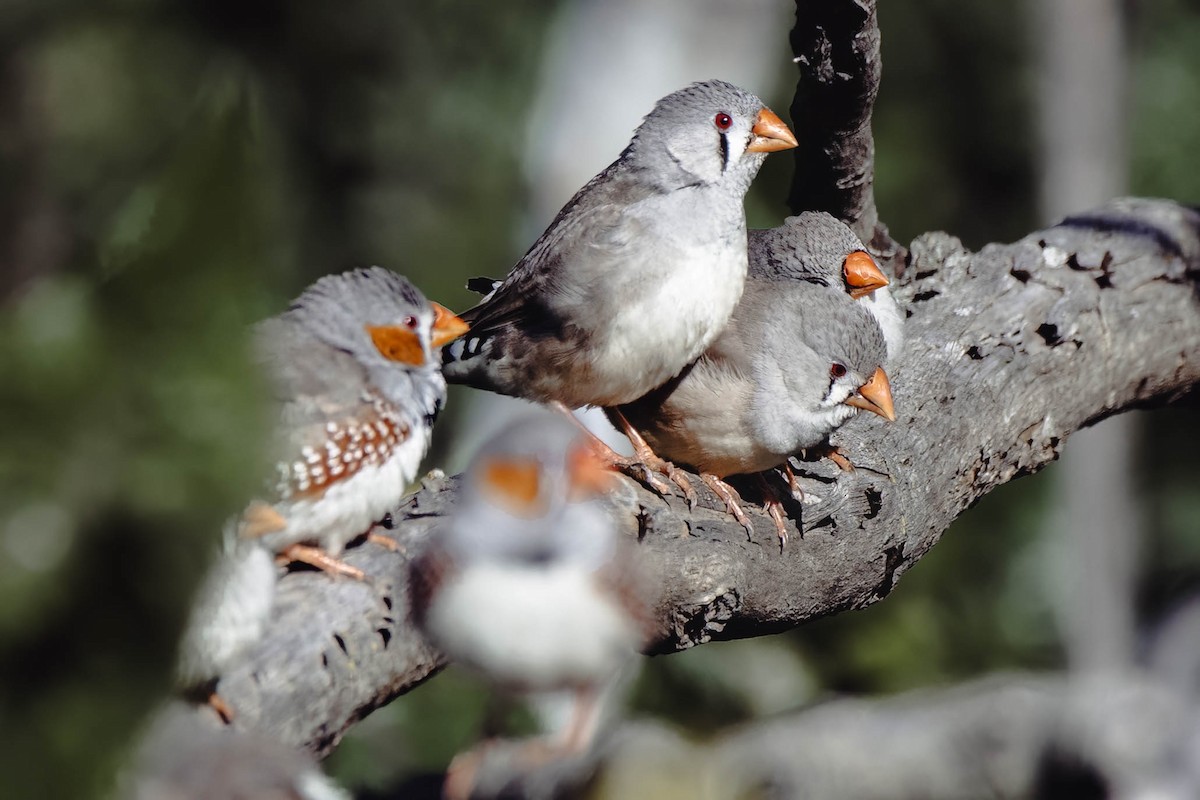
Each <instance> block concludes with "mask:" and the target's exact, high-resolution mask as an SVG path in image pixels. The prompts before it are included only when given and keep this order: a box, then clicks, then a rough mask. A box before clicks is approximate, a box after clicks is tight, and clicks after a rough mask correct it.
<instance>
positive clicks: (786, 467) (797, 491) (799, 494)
mask: <svg viewBox="0 0 1200 800" xmlns="http://www.w3.org/2000/svg"><path fill="white" fill-rule="evenodd" d="M783 474H784V475H785V476H787V482H788V489H789V490H790V491H791V493H792V497H794V498H795V500H796V502H797V503H803V502H804V490H803V489H801V488H800V481H798V480H796V473H794V472H792V465H791V464H788V463H787V462H786V461H785V462H784V464H783Z"/></svg>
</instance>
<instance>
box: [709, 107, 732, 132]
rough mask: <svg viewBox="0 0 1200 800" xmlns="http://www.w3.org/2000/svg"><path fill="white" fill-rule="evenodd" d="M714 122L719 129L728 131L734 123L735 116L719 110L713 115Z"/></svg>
mask: <svg viewBox="0 0 1200 800" xmlns="http://www.w3.org/2000/svg"><path fill="white" fill-rule="evenodd" d="M713 124H714V125H716V126H717V130H719V131H727V130H729V128H730V126H731V125H733V117H731V116H729V115H728V114H726V113H725V112H724V111H718V112H717V115H716V116H715V117H713Z"/></svg>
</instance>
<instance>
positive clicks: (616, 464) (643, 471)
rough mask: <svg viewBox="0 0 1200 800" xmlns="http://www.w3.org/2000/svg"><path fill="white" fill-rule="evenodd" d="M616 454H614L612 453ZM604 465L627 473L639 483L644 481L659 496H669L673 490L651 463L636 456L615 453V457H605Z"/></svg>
mask: <svg viewBox="0 0 1200 800" xmlns="http://www.w3.org/2000/svg"><path fill="white" fill-rule="evenodd" d="M614 455H616V454H614ZM604 462H605V464H606V466H608V467H609V468H611V469H614V470H616V471H617V472H620V473H622V474H624V475H628V476H629V477H631V478H633V479H634V480H635V481H638V482H639V483H644V484H646V485H647V486H649V487H650V488H651V489H653V490H654V492H655V493H657V494H658V496H659V497H664V498H665V497H670V496H671V495H672V494H673V492H672V491H671V487H670V485H669V484H668V483H667V482H666V481H664V480H663V479H662V478H660V477H659V476H658V474H657V473H656V471H655V470H654V469H653V468H652V467H651V465H649V464H647V463H645V462H643V461H639V460H638V459H636V458H625V457H624V456H619V455H617V456H616V457H615V458H605V459H604Z"/></svg>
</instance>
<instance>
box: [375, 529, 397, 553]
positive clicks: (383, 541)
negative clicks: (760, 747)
mask: <svg viewBox="0 0 1200 800" xmlns="http://www.w3.org/2000/svg"><path fill="white" fill-rule="evenodd" d="M367 541H368V542H371V543H373V544H377V545H379V546H380V547H382V548H384V549H385V550H391V551H392V552H393V553H403V552H404V547H403V546H401V544H400V543H399V542H397V541H396V540H395V539H393V538H391V537H389V536H384V535H383V534H382V533H375V532H374V531H372V532H371V533H368V534H367Z"/></svg>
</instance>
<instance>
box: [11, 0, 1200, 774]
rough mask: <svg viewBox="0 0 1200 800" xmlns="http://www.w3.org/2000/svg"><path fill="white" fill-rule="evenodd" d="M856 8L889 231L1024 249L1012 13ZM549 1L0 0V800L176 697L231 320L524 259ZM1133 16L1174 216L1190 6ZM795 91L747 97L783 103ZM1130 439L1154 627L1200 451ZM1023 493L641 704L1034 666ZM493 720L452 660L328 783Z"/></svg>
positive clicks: (1190, 424)
mask: <svg viewBox="0 0 1200 800" xmlns="http://www.w3.org/2000/svg"><path fill="white" fill-rule="evenodd" d="M780 2H781V3H785V4H787V5H790V4H788V3H787V2H786V0H780ZM880 5H881V9H880V17H881V27H882V31H883V38H884V51H883V52H884V66H885V69H884V82H883V86H882V91H881V94H880V97H879V102H878V105H877V108H876V114H875V132H876V137H877V142H876V145H877V168H878V172H877V194H878V202H879V206H880V210H881V216H882V218H883V219H884V220H885V221H886V222H887V223H888V224H889V226H890V227H891V230H892V233H893V235H895V237H896V238H897V239H898V240H900V241H907V240H909V239H911V238H912V237H913V236H915V235H917V234H919V233H920V232H922V231H925V230H931V229H945V230H949V231H951V232H953V233H956V234H958V235H959V236H961V237H962V238H963V239H964V241H965V242H966V243H967V244H968V245H970V246H972V247H978V246H981V245H983V244H984V243H986V242H988V241H996V240H1000V241H1006V240H1013V239H1016V238H1019V237H1020V236H1022V235H1024V234H1025V233H1026V232H1028V231H1029V230H1032V229H1034V228H1035V227H1036V226H1037V224H1038V220H1037V215H1036V212H1035V200H1034V195H1035V168H1036V166H1035V165H1036V159H1035V153H1034V146H1035V139H1036V137H1035V135H1034V130H1035V127H1034V125H1035V123H1034V118H1033V110H1034V106H1035V102H1034V100H1035V98H1034V87H1035V81H1036V77H1037V76H1036V67H1035V64H1034V62H1033V59H1032V56H1031V52H1032V48H1031V46H1030V44H1029V40H1030V36H1029V25H1030V23H1029V21H1028V19H1027V17H1028V15H1027V13H1026V11H1027V9H1026V7H1025V5H1024V4H1022V3H1020V2H1015V1H1014V0H1004V2H994V3H969V4H968V3H959V2H954V0H924V1H923V2H917V0H888V2H886V3H881V4H880ZM558 8H559V5H558V3H555V2H552V1H551V0H540V1H539V2H531V3H525V4H521V5H520V7H518V6H517V5H515V4H504V3H489V2H482V1H480V0H474V1H472V2H457V3H455V2H447V1H445V0H438V1H437V2H428V3H389V2H384V0H342V2H339V3H323V2H316V1H315V0H299V1H297V2H285V0H250V1H249V2H232V1H231V0H213V1H210V2H202V1H201V0H175V2H169V1H168V0H102V1H101V2H82V1H81V0H40V2H33V1H32V0H3V1H2V2H0V39H2V41H3V43H4V46H3V48H0V212H2V213H0V259H2V262H0V263H2V264H3V267H2V270H0V376H2V377H0V413H2V415H3V419H4V425H3V429H2V433H0V437H2V439H0V654H2V658H0V670H2V672H0V720H2V721H3V723H4V724H2V725H0V775H3V778H2V779H0V781H3V783H5V784H8V785H7V786H6V787H5V788H4V789H3V790H2V791H0V794H3V796H5V797H87V796H96V795H100V794H103V793H104V792H105V791H107V790H108V788H109V786H110V782H111V778H112V775H113V773H114V770H115V769H116V766H117V764H118V762H119V759H120V758H121V757H122V755H123V754H124V749H125V748H126V747H127V744H128V740H129V737H130V735H131V733H132V732H133V731H134V730H135V728H136V725H137V724H138V722H139V720H140V719H141V718H142V717H143V715H144V714H145V713H146V711H147V710H148V709H149V708H150V707H151V705H152V704H153V703H155V702H156V701H157V700H158V699H159V698H161V696H162V695H163V693H164V692H165V691H167V688H168V686H169V680H170V662H171V657H172V651H173V647H174V639H175V636H176V634H177V630H178V626H179V624H180V621H181V619H182V616H183V614H184V610H185V608H186V604H187V601H188V597H189V595H190V592H191V591H192V588H193V587H194V585H195V583H196V582H197V581H198V579H199V577H200V575H201V573H202V569H201V565H202V564H203V563H204V560H205V559H206V558H207V554H208V552H209V551H210V549H211V547H212V546H213V544H214V542H215V541H216V533H217V531H218V530H219V527H220V522H221V520H222V519H223V518H224V517H225V516H226V515H228V514H229V513H230V512H231V511H232V510H234V509H236V508H237V507H238V506H239V505H240V503H241V502H242V499H243V498H244V497H245V496H246V493H247V491H249V490H250V488H251V487H253V486H254V485H256V483H257V481H258V478H259V476H260V475H262V474H263V463H264V454H263V453H262V433H261V432H262V430H263V423H264V420H265V419H266V417H265V414H264V409H263V407H262V403H261V400H262V396H261V391H260V385H259V376H257V375H256V374H255V373H254V371H253V369H252V368H251V367H250V365H249V363H248V361H247V359H246V329H247V325H248V324H249V323H250V322H252V321H254V320H256V319H259V318H262V317H264V316H267V315H269V314H272V313H275V312H276V311H278V310H279V309H281V308H282V307H283V306H284V304H285V303H286V301H287V299H289V298H290V297H292V296H294V295H295V294H296V293H297V292H298V291H299V290H300V289H301V288H303V286H305V285H306V284H307V283H309V282H310V281H311V280H313V279H314V278H316V277H318V276H320V275H323V274H326V273H328V272H334V271H340V270H343V269H346V268H349V267H351V266H356V265H362V264H371V263H379V264H383V265H386V266H389V267H391V268H393V269H396V270H397V271H400V272H403V273H406V274H407V275H409V276H410V277H411V278H413V279H414V280H415V281H416V282H417V283H418V284H419V285H420V286H422V287H423V289H424V290H425V291H426V293H427V294H429V295H430V296H432V297H435V298H437V299H439V300H440V301H441V302H443V303H445V304H447V305H449V306H451V307H453V308H461V307H465V306H466V305H468V304H469V302H470V300H471V298H470V297H469V295H468V294H467V292H466V291H465V290H464V289H463V288H462V284H463V280H464V278H465V277H467V276H470V275H477V274H496V275H498V274H503V273H504V271H506V270H507V268H508V266H509V265H511V263H512V262H513V261H514V260H515V258H516V257H517V256H519V255H520V253H521V252H523V250H524V247H525V246H527V245H528V242H522V241H520V240H519V236H518V235H517V234H516V231H518V230H519V229H520V228H519V223H520V221H521V219H520V218H521V214H522V210H523V202H524V198H525V196H526V194H527V189H528V187H526V186H524V185H523V183H522V178H521V172H520V153H521V147H522V145H523V143H524V137H525V134H526V124H527V117H528V113H529V108H530V104H531V101H532V96H533V92H534V89H535V81H536V77H537V71H538V68H539V64H540V60H541V54H542V48H543V46H544V44H545V37H546V35H547V30H548V27H549V22H550V20H551V18H552V16H553V14H554V13H555V12H556V11H557V10H558ZM1131 8H1132V12H1133V13H1132V16H1131V28H1130V34H1131V38H1130V48H1131V49H1130V55H1131V69H1132V97H1131V109H1130V120H1131V138H1132V152H1131V161H1132V164H1131V165H1132V190H1133V193H1135V194H1149V195H1163V196H1168V197H1172V198H1176V199H1180V200H1183V201H1187V200H1189V199H1190V200H1192V201H1195V200H1196V199H1197V198H1198V197H1200V170H1198V169H1196V157H1195V148H1196V145H1197V143H1198V142H1200V4H1198V3H1196V2H1185V0H1146V2H1141V3H1136V4H1134V5H1133V6H1131ZM778 35H779V36H780V37H786V35H787V30H786V29H781V30H780V31H779V32H778ZM791 69H792V67H791V65H790V64H781V65H780V70H779V75H778V85H777V86H775V87H751V88H756V89H758V90H759V91H760V92H761V93H763V94H764V95H767V94H768V92H773V94H770V96H772V97H779V98H782V99H783V100H784V102H775V103H773V105H774V106H775V107H776V109H777V110H780V109H784V108H786V106H787V98H789V97H790V88H789V87H790V86H791V84H792V83H793V81H794V73H792V72H791ZM645 110H648V109H641V110H640V111H645ZM613 155H615V153H614V154H613ZM771 170H774V172H772V171H771ZM789 171H790V169H789V164H788V162H787V160H786V159H785V158H778V157H777V158H775V159H773V160H772V161H771V162H769V164H768V168H767V169H766V170H764V175H763V179H762V180H760V181H759V182H758V184H757V185H756V187H755V190H754V194H753V196H752V197H751V198H750V201H749V208H750V218H751V224H752V225H755V226H769V225H773V224H776V223H777V222H778V221H779V220H780V219H781V218H782V217H783V216H784V214H785V213H786V210H785V209H784V208H783V206H782V198H783V197H784V196H785V190H784V187H785V185H786V182H787V179H788V175H789ZM454 405H455V406H461V405H462V404H461V403H457V404H454ZM1192 407H1194V404H1193V406H1192ZM452 412H453V408H452ZM454 426H455V418H454V416H453V413H451V415H450V416H449V418H448V419H447V420H446V421H445V423H444V427H443V428H441V430H440V436H441V440H440V441H441V444H440V446H444V443H445V442H446V441H448V440H449V439H450V438H451V437H452V436H453V432H454ZM1147 430H1148V433H1147V441H1146V443H1145V453H1144V458H1143V462H1144V463H1143V464H1142V469H1141V475H1142V476H1143V477H1144V487H1143V488H1144V490H1145V492H1146V496H1147V501H1148V508H1149V509H1150V514H1151V519H1150V523H1149V526H1148V527H1149V530H1150V535H1151V539H1150V541H1149V542H1147V544H1146V550H1147V551H1148V556H1147V561H1148V563H1147V567H1146V574H1145V578H1144V580H1143V584H1142V585H1143V587H1144V591H1143V593H1142V597H1141V603H1142V609H1141V611H1142V613H1143V616H1144V617H1145V618H1146V619H1147V620H1150V619H1153V618H1155V617H1156V616H1157V615H1158V614H1159V613H1161V612H1162V611H1163V610H1164V609H1166V608H1168V607H1169V606H1170V605H1171V604H1172V603H1173V602H1174V601H1175V600H1177V599H1178V598H1180V597H1182V596H1184V595H1186V594H1188V593H1190V592H1191V591H1193V590H1194V589H1195V587H1196V584H1197V577H1198V576H1200V536H1198V535H1197V530H1198V529H1200V492H1197V489H1196V487H1197V480H1196V479H1197V463H1196V460H1195V458H1194V456H1193V455H1192V453H1191V452H1187V451H1184V449H1183V448H1180V447H1179V444H1180V443H1181V442H1186V441H1196V439H1195V437H1196V435H1197V434H1200V430H1197V423H1196V420H1195V415H1194V413H1192V412H1191V411H1190V410H1189V405H1188V404H1184V405H1183V406H1181V407H1178V408H1174V409H1169V410H1166V411H1163V412H1158V413H1156V414H1155V415H1153V416H1151V417H1150V418H1149V420H1148V423H1147ZM436 458H437V453H435V454H434V459H435V460H436ZM1046 494H1047V490H1046V484H1045V481H1043V480H1042V479H1041V478H1038V479H1033V480H1025V481H1020V482H1019V483H1017V484H1015V485H1011V486H1006V487H1003V488H1002V489H1001V490H1000V491H997V492H995V493H994V494H993V495H991V496H989V497H988V498H986V499H985V500H984V501H983V502H982V503H980V505H979V507H978V508H976V509H975V510H973V511H972V512H970V513H968V514H967V515H965V516H964V517H963V518H962V520H961V521H960V522H959V523H958V524H957V525H956V526H955V528H954V529H953V530H952V531H951V532H950V533H949V534H948V535H947V537H946V538H945V540H944V541H943V542H942V543H941V544H940V545H939V546H938V547H937V548H935V550H934V551H933V553H932V554H931V555H930V556H929V557H927V558H926V559H924V560H923V561H922V562H921V563H920V564H919V565H918V567H917V568H916V569H915V570H913V572H912V574H911V575H908V576H906V577H905V579H904V581H903V582H902V583H901V584H900V586H899V588H898V589H897V590H896V592H895V593H894V594H893V595H892V596H891V597H890V598H888V600H887V602H884V603H881V604H879V605H877V606H875V607H873V608H872V609H868V610H866V611H863V612H857V613H853V614H844V615H840V616H837V617H835V618H831V619H827V620H823V621H820V622H818V623H815V624H812V625H809V626H806V627H805V628H804V629H802V630H800V631H797V632H795V633H794V634H789V635H786V636H782V637H773V638H772V639H769V640H763V641H757V642H749V643H732V644H725V645H716V646H708V647H704V648H700V649H699V650H697V651H695V652H694V653H689V654H685V655H683V656H674V657H670V658H659V659H654V660H653V661H651V662H650V663H649V664H648V665H647V668H646V670H645V673H644V675H643V677H642V679H641V682H640V684H639V686H638V688H637V690H636V692H635V705H636V708H637V710H636V711H635V713H641V714H653V715H659V716H662V717H664V718H666V719H668V720H671V721H674V722H676V723H678V724H680V725H682V726H685V727H686V729H687V730H689V731H690V732H691V733H693V734H694V735H696V736H698V737H703V736H706V735H709V734H711V733H713V732H714V731H716V730H718V729H719V728H720V727H721V726H723V725H727V724H730V723H734V722H739V721H742V720H745V719H748V718H751V717H753V716H755V715H757V714H761V713H769V712H772V711H778V710H782V709H784V708H788V707H792V706H795V705H798V704H800V703H802V702H804V701H807V700H810V699H812V698H813V697H819V696H820V695H821V694H822V693H824V692H829V691H862V692H885V691H896V690H901V689H905V688H909V687H914V686H921V685H928V684H935V683H939V682H949V681H954V680H957V679H961V678H964V677H967V676H971V675H976V674H979V673H982V672H986V671H989V670H994V669H997V668H1002V667H1033V668H1039V667H1053V666H1055V665H1058V664H1059V663H1060V662H1061V658H1062V655H1061V648H1060V645H1059V640H1058V637H1057V634H1056V632H1055V630H1054V626H1053V624H1052V620H1051V611H1050V599H1049V597H1048V594H1047V589H1046V587H1047V586H1048V585H1049V584H1050V583H1052V576H1051V577H1048V576H1047V575H1045V574H1044V573H1045V561H1046V558H1045V542H1044V539H1043V537H1041V536H1040V527H1041V526H1042V525H1044V519H1043V511H1044V508H1045V505H1046ZM764 675H767V676H769V677H770V680H767V679H763V680H758V678H759V677H761V676H764ZM491 716H494V712H493V711H492V710H490V707H489V705H488V703H487V701H486V694H485V692H484V691H483V690H482V689H481V688H480V687H479V686H478V685H477V684H475V683H474V682H473V681H472V680H471V679H470V678H469V677H467V676H464V675H461V674H458V673H456V672H454V671H451V672H449V673H447V674H445V675H443V676H441V677H439V678H438V679H437V680H435V681H433V682H432V683H430V684H429V685H427V686H426V687H423V688H422V689H420V690H419V691H417V692H414V693H413V694H411V695H409V696H407V697H405V698H401V700H400V701H398V702H397V703H395V704H393V706H392V707H390V708H388V709H385V710H384V711H382V712H380V713H379V714H377V715H375V717H373V718H371V719H368V720H367V721H366V723H364V725H362V726H361V728H360V730H359V731H358V733H356V734H355V735H354V736H353V737H352V738H351V739H350V740H348V741H347V742H346V744H345V745H344V746H343V748H342V749H341V750H340V751H339V752H338V753H337V754H336V755H335V756H334V758H333V759H331V762H330V764H329V766H330V768H331V770H332V771H333V773H334V774H335V775H336V776H337V777H338V778H339V779H341V780H342V781H344V782H345V783H346V784H347V785H349V786H352V787H355V788H356V789H358V790H359V791H362V792H364V793H365V792H368V791H374V792H379V793H381V794H379V795H377V796H383V794H382V793H384V792H385V790H386V789H387V788H388V787H395V786H397V785H400V784H402V783H403V782H404V781H406V780H410V781H411V780H418V779H419V777H418V776H420V775H421V774H423V773H434V772H437V771H438V770H440V769H441V768H443V767H444V765H445V763H446V762H447V761H448V759H449V757H450V756H451V755H452V754H453V753H454V752H455V751H456V750H458V749H461V748H462V747H464V746H466V745H467V744H468V743H469V742H470V741H471V740H472V739H473V738H474V737H475V736H477V735H478V734H479V732H480V731H481V730H482V729H483V728H484V727H486V726H488V725H490V724H491V721H490V719H489V718H490V717H491Z"/></svg>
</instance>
